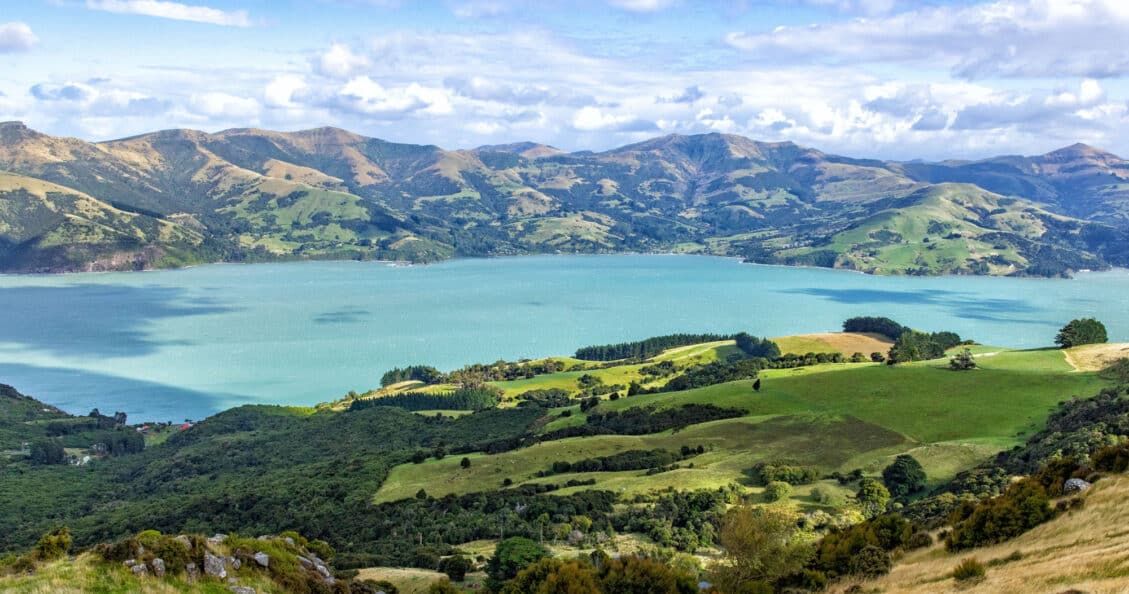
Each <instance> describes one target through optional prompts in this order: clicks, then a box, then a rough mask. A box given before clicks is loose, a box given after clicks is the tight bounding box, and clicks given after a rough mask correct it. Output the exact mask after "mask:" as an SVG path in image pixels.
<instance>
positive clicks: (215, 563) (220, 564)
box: [204, 553, 227, 580]
mask: <svg viewBox="0 0 1129 594" xmlns="http://www.w3.org/2000/svg"><path fill="white" fill-rule="evenodd" d="M204 573H205V574H207V575H210V576H212V577H216V578H219V579H221V580H222V579H223V578H225V577H227V567H226V564H225V563H224V559H223V557H217V556H215V555H213V554H211V553H204Z"/></svg>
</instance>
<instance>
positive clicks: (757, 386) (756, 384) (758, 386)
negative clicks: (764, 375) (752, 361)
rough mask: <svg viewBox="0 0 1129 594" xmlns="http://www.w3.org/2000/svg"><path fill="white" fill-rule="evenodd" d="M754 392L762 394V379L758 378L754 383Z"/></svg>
mask: <svg viewBox="0 0 1129 594" xmlns="http://www.w3.org/2000/svg"><path fill="white" fill-rule="evenodd" d="M753 391H754V392H760V391H761V378H759V377H758V378H757V379H756V381H754V382H753Z"/></svg>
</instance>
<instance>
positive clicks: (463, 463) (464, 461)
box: [459, 458, 470, 468]
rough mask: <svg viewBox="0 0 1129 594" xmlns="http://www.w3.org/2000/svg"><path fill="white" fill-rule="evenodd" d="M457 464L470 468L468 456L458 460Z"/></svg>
mask: <svg viewBox="0 0 1129 594" xmlns="http://www.w3.org/2000/svg"><path fill="white" fill-rule="evenodd" d="M459 466H461V467H463V468H470V458H463V459H462V460H459Z"/></svg>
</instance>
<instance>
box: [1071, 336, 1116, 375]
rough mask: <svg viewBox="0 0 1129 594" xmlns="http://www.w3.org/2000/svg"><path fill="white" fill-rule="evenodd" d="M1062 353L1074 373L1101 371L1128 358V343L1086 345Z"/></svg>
mask: <svg viewBox="0 0 1129 594" xmlns="http://www.w3.org/2000/svg"><path fill="white" fill-rule="evenodd" d="M1062 353H1063V354H1064V355H1066V362H1067V363H1070V366H1071V367H1073V368H1074V370H1075V371H1101V370H1102V369H1104V368H1105V367H1106V366H1107V365H1109V364H1110V363H1113V362H1114V361H1116V360H1117V359H1123V358H1126V357H1129V343H1125V342H1114V343H1110V344H1087V345H1083V346H1080V347H1074V348H1072V349H1066V350H1064V351H1063V352H1062Z"/></svg>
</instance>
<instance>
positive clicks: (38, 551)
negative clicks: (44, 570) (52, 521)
mask: <svg viewBox="0 0 1129 594" xmlns="http://www.w3.org/2000/svg"><path fill="white" fill-rule="evenodd" d="M70 550H71V531H70V530H68V529H67V528H66V527H65V526H64V527H62V528H58V529H55V530H52V531H51V532H48V533H47V534H44V535H43V536H41V537H39V542H37V543H35V557H36V558H37V559H39V560H41V561H51V560H54V559H59V558H61V557H63V556H65V555H66V554H67V552H69V551H70Z"/></svg>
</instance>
